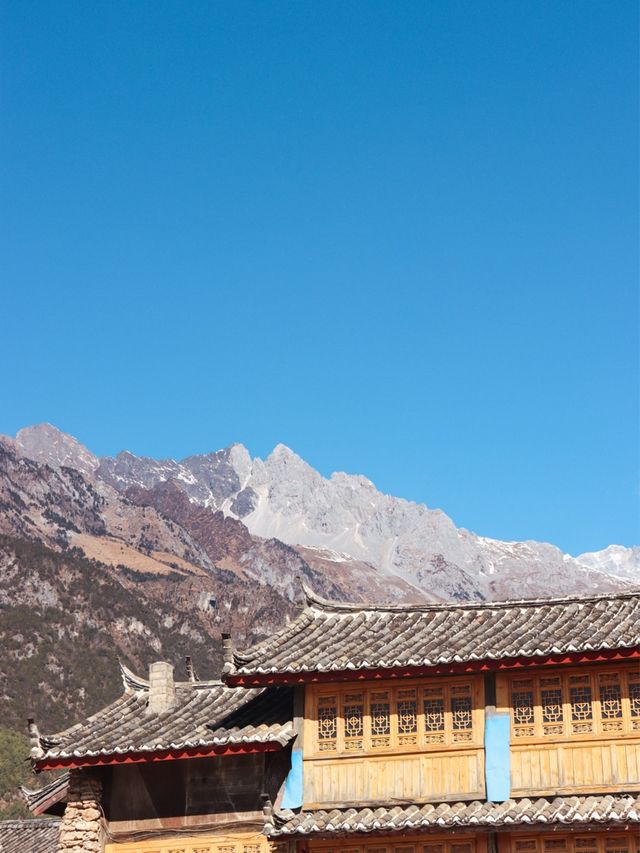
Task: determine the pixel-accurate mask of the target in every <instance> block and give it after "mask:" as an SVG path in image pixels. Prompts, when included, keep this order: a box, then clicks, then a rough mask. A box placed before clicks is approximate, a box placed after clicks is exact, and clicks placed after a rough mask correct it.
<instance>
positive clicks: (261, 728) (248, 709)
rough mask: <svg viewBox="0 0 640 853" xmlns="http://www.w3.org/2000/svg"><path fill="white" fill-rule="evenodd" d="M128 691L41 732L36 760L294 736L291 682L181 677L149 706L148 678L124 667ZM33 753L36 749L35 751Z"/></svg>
mask: <svg viewBox="0 0 640 853" xmlns="http://www.w3.org/2000/svg"><path fill="white" fill-rule="evenodd" d="M121 669H122V676H123V681H124V684H125V692H124V694H123V695H122V696H121V697H120V698H119V699H116V701H115V702H113V703H112V704H111V705H109V706H108V707H106V708H103V709H102V710H100V711H98V712H97V713H96V714H94V715H93V716H91V717H89V718H88V719H87V720H84V721H83V722H81V723H77V724H76V725H74V726H72V727H71V728H69V729H66V730H65V731H62V732H59V733H58V734H55V735H42V736H40V746H41V749H42V754H41V755H38V756H37V757H36V766H38V765H40V764H41V763H43V762H47V761H50V760H52V759H83V758H90V757H95V756H100V755H117V754H121V753H145V752H158V751H162V750H176V749H189V748H200V747H212V748H213V747H223V746H230V745H241V744H266V743H273V744H278V745H280V746H284V745H285V744H286V743H288V742H289V741H290V740H291V739H292V738H293V736H294V732H293V723H292V705H291V693H290V691H289V690H288V689H287V688H266V689H264V688H263V689H253V690H244V689H242V688H240V689H234V688H232V687H227V686H226V685H224V684H222V683H220V682H211V681H209V682H205V681H203V682H198V681H195V682H192V681H188V682H178V683H176V700H175V703H174V704H173V705H172V706H171V707H170V708H169V709H168V710H167V711H164V712H162V713H160V714H157V713H154V714H150V713H149V712H148V710H147V704H148V698H149V684H148V682H147V681H145V680H144V679H141V678H138V677H136V676H135V675H133V673H131V672H129V670H127V669H126V668H124V667H121ZM32 754H33V752H32Z"/></svg>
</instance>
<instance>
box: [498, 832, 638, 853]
mask: <svg viewBox="0 0 640 853" xmlns="http://www.w3.org/2000/svg"><path fill="white" fill-rule="evenodd" d="M633 836H634V834H633V833H629V834H627V835H624V836H614V837H610V836H609V835H605V834H604V833H593V834H591V835H587V836H584V835H583V836H574V835H565V836H564V837H560V838H558V837H554V838H548V837H547V838H544V837H543V838H541V837H540V836H537V837H536V838H518V836H517V835H516V836H513V838H512V842H511V850H512V853H564V852H565V851H566V853H634V851H636V850H638V848H639V847H640V844H639V839H638V838H636V839H635V843H634V837H633Z"/></svg>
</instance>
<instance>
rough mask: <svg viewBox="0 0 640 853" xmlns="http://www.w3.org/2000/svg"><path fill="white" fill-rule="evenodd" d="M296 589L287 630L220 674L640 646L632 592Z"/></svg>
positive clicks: (303, 673)
mask: <svg viewBox="0 0 640 853" xmlns="http://www.w3.org/2000/svg"><path fill="white" fill-rule="evenodd" d="M305 594H306V607H305V608H304V610H303V611H302V612H301V614H300V615H299V616H298V617H297V618H296V619H295V620H294V621H293V622H292V623H291V624H290V625H289V626H288V627H287V628H285V629H283V630H282V631H279V632H278V633H276V634H274V635H273V636H272V637H270V638H269V639H267V640H264V641H263V642H261V643H258V644H257V645H256V646H253V647H252V648H250V649H247V650H245V651H242V652H236V653H235V654H234V656H233V662H232V663H230V664H227V665H226V666H225V671H224V677H225V680H226V681H227V682H228V683H229V684H235V683H242V684H244V685H250V684H252V683H256V684H258V683H270V679H269V678H268V676H273V677H278V676H280V677H281V678H282V680H285V681H286V680H287V679H286V677H287V676H289V677H290V678H289V680H290V681H292V682H293V681H296V680H297V679H296V678H295V677H296V676H297V677H298V680H300V681H305V680H312V676H314V675H318V674H330V673H335V674H338V673H340V675H341V677H345V678H347V679H348V678H349V677H350V676H351V677H352V676H355V675H356V673H357V672H358V671H361V670H366V671H381V672H382V671H384V670H393V669H399V668H411V667H416V668H419V667H422V668H428V667H437V666H443V665H450V666H452V667H455V666H459V665H462V664H470V663H473V662H495V663H499V662H501V661H504V662H508V661H513V660H519V659H533V660H534V661H535V659H546V658H553V657H554V656H571V655H578V654H582V655H584V656H586V657H587V658H589V656H591V657H593V658H597V657H598V653H600V656H602V654H603V653H606V652H618V653H619V656H620V657H622V658H623V657H624V656H625V653H627V654H632V653H634V651H635V653H636V654H637V648H638V646H639V645H640V593H638V592H630V593H622V594H618V595H594V596H579V597H574V598H562V599H544V600H536V601H506V602H490V603H484V602H483V603H477V602H473V603H470V602H465V603H463V604H459V603H455V604H433V605H416V606H401V605H380V606H375V605H354V604H342V603H334V602H330V601H326V600H324V599H322V598H319V597H317V596H316V595H314V594H313V593H312V592H311V591H310V590H308V589H307V588H306V587H305ZM271 680H273V679H271ZM577 687H578V685H576V688H577ZM579 695H580V693H579V692H576V693H575V696H576V702H579V701H580V700H579V699H578V696H579ZM549 699H550V702H549V704H552V702H551V697H549ZM582 701H588V699H587V698H585V699H583V700H582ZM576 707H577V705H576Z"/></svg>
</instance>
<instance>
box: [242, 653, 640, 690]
mask: <svg viewBox="0 0 640 853" xmlns="http://www.w3.org/2000/svg"><path fill="white" fill-rule="evenodd" d="M638 658H640V648H633V649H603V650H601V651H596V652H573V653H571V654H564V655H546V656H540V657H519V658H504V659H503V660H484V661H468V662H466V663H451V664H438V665H437V666H404V667H390V668H389V669H383V668H379V667H378V668H376V669H357V670H355V669H347V670H339V671H336V672H300V673H284V672H274V673H256V674H253V675H233V674H230V675H228V676H227V677H226V679H225V680H226V683H227V684H228V685H229V686H230V687H261V686H263V685H273V684H318V683H322V682H334V681H379V680H381V679H387V678H388V679H398V678H416V677H419V676H423V675H424V676H426V675H468V674H470V673H475V672H502V671H505V670H507V671H508V670H512V669H525V668H526V669H529V668H535V667H539V666H571V665H575V664H583V663H605V662H608V661H625V660H637V659H638Z"/></svg>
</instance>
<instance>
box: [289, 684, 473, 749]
mask: <svg viewBox="0 0 640 853" xmlns="http://www.w3.org/2000/svg"><path fill="white" fill-rule="evenodd" d="M465 687H466V688H468V689H469V697H470V699H471V728H470V729H468V728H462V729H460V728H458V729H454V728H453V715H452V699H454V698H462V697H455V695H454V690H455V689H456V688H465ZM432 688H436V689H442V690H443V694H444V700H445V713H444V717H445V719H444V732H443V737H444V740H443V742H441V743H435V742H430V741H429V740H427V736H428V733H427V732H426V730H425V715H424V691H425V690H426V689H432ZM410 691H415V702H416V722H417V731H416V732H415V733H414V732H409V731H406V732H401V731H400V730H399V725H398V703H399V702H400V703H403V702H412V701H413V699H412V698H411V697H410V696H409V695H408V694H409V692H410ZM384 694H386V695H387V696H388V699H387V700H385V699H384V698H381V697H383V696H384ZM376 695H377V696H378V697H380V698H378V699H376V698H375V697H376ZM355 696H361V697H362V705H363V709H362V719H363V732H362V735H361V736H358V737H357V738H356V739H353V738H351V739H350V738H348V737H346V731H345V707H346V706H352V705H353V704H354V702H353V701H352V699H353V697H355ZM332 697H335V700H336V703H335V704H336V708H337V731H336V738H335V739H333V740H331V741H327V740H324V741H323V740H322V739H321V738H320V737H319V732H318V711H319V707H320V706H321V704H322V703H323V701H324V704H327V700H328V699H330V698H332ZM346 697H350V699H349V700H348V701H347V699H346ZM385 701H388V703H389V705H390V708H389V712H390V713H389V721H390V732H389V734H388V735H386V734H385V733H381V734H378V735H375V734H374V733H372V724H371V707H372V705H373V704H374V703H376V702H378V703H379V704H384V703H385ZM305 716H306V719H307V720H309V722H310V725H308V726H305V744H304V753H305V758H335V757H336V756H359V757H362V756H363V755H367V756H373V755H388V754H403V753H416V752H438V751H451V750H457V751H459V750H464V749H478V748H482V744H483V740H484V686H483V678H482V676H479V675H474V676H460V677H453V678H452V677H448V678H438V679H434V678H430V679H407V680H406V681H405V680H404V679H403V680H402V681H401V682H382V681H375V682H363V683H361V684H353V683H346V684H329V685H326V684H322V685H321V684H314V685H309V686H308V687H307V689H306V711H305ZM466 737H468V739H465V738H466ZM354 740H355V741H357V742H354ZM376 740H377V744H376V743H375V741H376ZM385 741H388V742H385Z"/></svg>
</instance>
